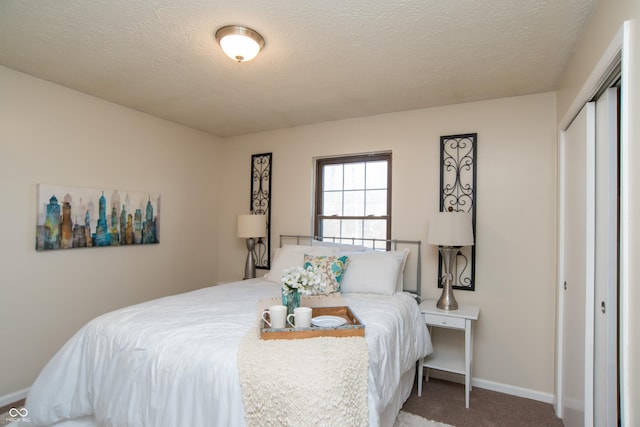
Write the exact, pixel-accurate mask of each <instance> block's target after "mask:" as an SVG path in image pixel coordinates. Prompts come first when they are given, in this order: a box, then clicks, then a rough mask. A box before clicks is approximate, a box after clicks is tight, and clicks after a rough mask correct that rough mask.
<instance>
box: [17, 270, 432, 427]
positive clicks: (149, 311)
mask: <svg viewBox="0 0 640 427" xmlns="http://www.w3.org/2000/svg"><path fill="white" fill-rule="evenodd" d="M279 292H280V288H279V286H278V285H277V284H274V283H271V282H267V281H264V280H263V279H261V278H258V279H252V280H246V281H241V282H234V283H229V284H224V285H219V286H213V287H209V288H204V289H200V290H197V291H193V292H189V293H185V294H180V295H174V296H171V297H166V298H161V299H157V300H153V301H149V302H145V303H142V304H138V305H135V306H131V307H126V308H123V309H120V310H116V311H114V312H111V313H107V314H105V315H103V316H100V317H98V318H96V319H94V320H92V321H91V322H89V323H87V325H85V326H84V327H83V328H82V329H80V331H78V332H77V333H76V334H75V335H74V336H73V337H72V338H71V339H70V340H69V341H68V342H67V343H66V344H65V345H64V346H63V348H62V349H61V350H60V351H59V352H58V353H57V354H56V355H55V356H54V357H53V358H52V359H51V360H50V361H49V363H48V364H47V365H46V366H45V368H44V369H43V371H42V372H41V373H40V375H39V377H38V378H37V380H36V381H35V383H34V384H33V386H32V387H31V389H30V391H29V394H28V396H27V403H26V407H27V409H28V410H29V418H30V423H29V424H28V425H30V426H36V425H53V424H55V423H57V422H59V421H64V420H69V419H71V420H76V421H77V423H75V422H74V423H70V424H68V425H72V424H73V425H91V422H92V421H93V422H94V423H96V424H97V425H100V426H140V427H142V426H154V427H155V426H158V427H162V426H167V427H175V426H178V425H189V426H193V427H197V426H243V425H244V408H243V404H242V390H241V388H240V382H239V377H238V371H237V365H236V353H237V349H238V345H239V342H240V340H241V338H242V337H243V336H244V334H245V333H247V332H248V331H249V329H250V328H251V327H252V326H254V325H255V321H256V318H257V313H256V307H257V302H258V300H260V299H261V298H267V297H273V296H277V295H279ZM343 297H344V299H345V301H346V303H347V304H348V305H349V306H350V307H351V309H352V310H353V311H354V312H355V313H356V314H357V315H358V317H359V318H360V320H361V321H362V323H364V324H365V339H366V342H367V347H368V349H369V354H370V365H369V423H370V425H371V426H378V425H380V416H381V414H382V413H383V411H385V409H386V408H388V407H390V406H391V407H393V406H394V405H390V404H391V403H392V401H393V399H394V398H396V399H397V393H396V391H397V389H398V387H399V385H400V380H401V377H402V375H403V374H404V373H405V372H407V371H408V370H410V369H413V368H414V367H415V363H416V361H417V360H418V359H419V358H421V357H423V356H425V355H427V354H429V353H430V352H431V351H432V347H431V340H430V338H429V335H428V332H427V329H426V326H425V324H424V322H423V321H422V319H421V314H420V311H419V309H418V307H417V304H416V303H415V301H414V300H413V299H412V297H411V296H409V295H407V294H396V295H395V296H392V297H389V296H379V295H365V294H343ZM393 307H397V309H395V310H393ZM406 343H409V345H408V346H407V345H406ZM404 398H406V396H404ZM62 424H64V425H67V423H66V422H63V423H61V424H58V425H62Z"/></svg>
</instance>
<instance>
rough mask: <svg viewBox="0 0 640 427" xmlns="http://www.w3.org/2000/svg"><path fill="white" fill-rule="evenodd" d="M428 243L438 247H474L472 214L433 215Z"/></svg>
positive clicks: (446, 213) (444, 213)
mask: <svg viewBox="0 0 640 427" xmlns="http://www.w3.org/2000/svg"><path fill="white" fill-rule="evenodd" d="M427 241H428V242H429V243H430V244H432V245H438V246H471V245H473V225H472V223H471V214H469V213H466V212H437V213H434V214H433V215H431V219H430V221H429V235H428V237H427Z"/></svg>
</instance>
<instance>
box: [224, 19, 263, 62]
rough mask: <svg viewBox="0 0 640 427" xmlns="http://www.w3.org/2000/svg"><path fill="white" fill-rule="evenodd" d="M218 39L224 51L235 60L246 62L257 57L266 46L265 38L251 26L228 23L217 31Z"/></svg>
mask: <svg viewBox="0 0 640 427" xmlns="http://www.w3.org/2000/svg"><path fill="white" fill-rule="evenodd" d="M216 40H217V41H218V43H219V44H220V47H221V48H222V50H223V51H224V53H225V54H226V55H227V56H228V57H229V58H231V59H233V60H234V61H238V62H245V61H250V60H251V59H253V58H255V57H256V55H257V54H258V52H260V49H262V48H263V47H264V39H263V38H262V36H261V35H260V34H259V33H258V32H257V31H254V30H252V29H251V28H247V27H243V26H242V25H227V26H225V27H222V28H220V29H219V30H218V31H216Z"/></svg>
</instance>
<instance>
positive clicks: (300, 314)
mask: <svg viewBox="0 0 640 427" xmlns="http://www.w3.org/2000/svg"><path fill="white" fill-rule="evenodd" d="M292 317H293V322H291V318H292ZM287 323H289V324H290V325H291V326H293V327H294V328H309V327H311V308H309V307H296V308H294V309H293V313H292V314H290V315H288V316H287Z"/></svg>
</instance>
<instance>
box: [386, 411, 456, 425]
mask: <svg viewBox="0 0 640 427" xmlns="http://www.w3.org/2000/svg"><path fill="white" fill-rule="evenodd" d="M393 427H454V426H452V425H450V424H445V423H439V422H437V421H431V420H428V419H426V418H422V417H421V416H418V415H414V414H411V413H409V412H404V411H400V413H399V414H398V417H397V418H396V422H395V423H394V424H393Z"/></svg>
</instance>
